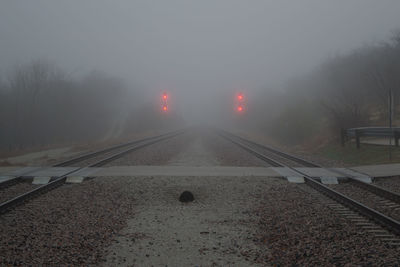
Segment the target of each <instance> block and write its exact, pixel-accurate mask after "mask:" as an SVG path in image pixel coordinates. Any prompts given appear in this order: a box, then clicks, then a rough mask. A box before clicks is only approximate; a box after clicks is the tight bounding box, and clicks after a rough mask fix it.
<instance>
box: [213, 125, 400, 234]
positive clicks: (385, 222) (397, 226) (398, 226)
mask: <svg viewBox="0 0 400 267" xmlns="http://www.w3.org/2000/svg"><path fill="white" fill-rule="evenodd" d="M220 135H221V136H222V137H224V138H226V139H227V140H229V141H231V142H232V143H234V144H236V145H238V146H240V147H242V148H243V149H245V150H247V151H248V152H250V153H252V154H254V155H258V156H257V157H258V158H260V159H268V161H267V162H273V163H274V165H273V166H275V167H286V168H289V169H291V170H292V171H294V172H296V173H298V174H299V175H301V176H302V177H304V180H305V183H306V184H307V185H309V186H311V187H312V188H314V189H316V190H317V191H319V192H321V193H323V194H324V195H326V196H328V197H330V198H331V199H333V200H335V201H337V202H339V203H341V204H343V205H345V206H347V207H348V208H350V209H352V210H355V211H357V212H358V213H360V214H362V215H363V216H365V217H367V218H370V219H371V220H373V221H375V222H376V223H378V224H380V225H382V226H383V227H385V228H387V229H388V230H390V231H392V232H394V233H396V234H397V235H399V234H400V222H399V221H396V220H394V219H392V218H390V217H388V216H386V215H384V214H382V213H380V212H379V211H376V210H374V209H372V208H369V207H368V206H365V205H364V204H362V203H360V202H358V201H356V200H353V199H351V198H349V197H347V196H345V195H343V194H341V193H339V192H337V191H335V190H333V189H331V188H329V187H327V186H325V185H323V184H322V183H320V182H318V181H316V180H315V179H314V178H312V177H310V176H308V175H307V174H305V173H303V172H301V171H299V170H296V169H294V168H292V167H290V166H287V165H285V164H283V163H280V162H278V161H276V160H274V159H271V158H269V157H268V156H266V155H264V154H262V153H260V152H258V151H256V150H254V149H252V148H250V147H249V146H247V145H245V144H243V143H240V141H238V140H234V138H232V137H236V135H233V134H231V133H228V132H226V131H220ZM240 139H244V138H240ZM244 140H246V139H244ZM246 141H248V140H246ZM242 142H243V141H242ZM250 142H252V141H250ZM285 154H286V153H285ZM276 164H279V165H280V166H276Z"/></svg>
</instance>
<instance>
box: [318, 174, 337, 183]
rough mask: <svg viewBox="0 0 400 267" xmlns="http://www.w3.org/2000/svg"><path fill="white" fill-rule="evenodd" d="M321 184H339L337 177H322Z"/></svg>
mask: <svg viewBox="0 0 400 267" xmlns="http://www.w3.org/2000/svg"><path fill="white" fill-rule="evenodd" d="M321 183H323V184H339V181H338V178H337V177H328V176H321Z"/></svg>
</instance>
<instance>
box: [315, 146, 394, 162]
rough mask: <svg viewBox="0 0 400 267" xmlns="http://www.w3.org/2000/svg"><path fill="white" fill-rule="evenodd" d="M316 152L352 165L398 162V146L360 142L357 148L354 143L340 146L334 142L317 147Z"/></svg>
mask: <svg viewBox="0 0 400 267" xmlns="http://www.w3.org/2000/svg"><path fill="white" fill-rule="evenodd" d="M389 150H391V154H392V159H390V157H389V153H390V152H389ZM316 154H317V155H319V156H321V157H325V158H328V159H333V160H336V161H340V162H343V163H345V164H346V165H352V166H356V165H371V164H385V163H400V147H395V146H392V147H389V146H383V145H372V144H361V147H360V149H357V147H356V144H355V143H347V144H346V146H345V147H342V146H341V145H340V144H338V143H337V142H336V143H330V144H327V145H325V146H323V147H321V148H319V149H318V150H317V151H316Z"/></svg>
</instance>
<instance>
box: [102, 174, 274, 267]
mask: <svg viewBox="0 0 400 267" xmlns="http://www.w3.org/2000/svg"><path fill="white" fill-rule="evenodd" d="M131 179H132V180H134V183H133V184H134V185H135V186H134V189H133V197H134V198H135V199H137V203H136V206H135V216H134V218H132V219H131V220H129V221H128V225H127V227H125V228H124V229H123V230H122V231H121V233H120V236H118V237H117V238H116V240H115V241H114V242H113V245H112V246H111V247H109V248H108V249H107V251H108V256H107V261H106V262H105V263H104V266H253V265H254V266H257V265H258V264H257V263H256V260H257V257H260V255H262V254H263V253H264V252H263V251H262V250H261V249H260V247H258V246H257V244H256V243H255V242H254V241H253V239H254V237H255V236H256V235H257V234H256V230H257V223H258V220H257V216H252V214H253V212H252V209H253V207H254V205H256V204H257V203H258V202H259V198H260V194H261V193H262V191H263V190H264V189H265V185H266V183H267V182H266V179H254V178H240V179H238V178H229V177H225V178H221V177H206V178H205V177H185V178H177V177H157V178H152V177H135V178H131ZM184 190H190V191H191V192H193V194H194V197H195V201H194V202H192V203H189V204H183V203H181V202H179V201H178V197H179V194H180V193H181V192H183V191H184ZM260 266H263V265H260Z"/></svg>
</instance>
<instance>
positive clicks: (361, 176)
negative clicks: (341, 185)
mask: <svg viewBox="0 0 400 267" xmlns="http://www.w3.org/2000/svg"><path fill="white" fill-rule="evenodd" d="M332 170H333V171H337V172H338V173H340V174H342V175H343V176H342V177H343V178H345V177H351V178H354V179H357V180H360V181H362V182H365V183H372V178H371V177H370V176H368V175H366V174H364V173H360V172H357V171H354V170H352V169H347V168H333V169H332Z"/></svg>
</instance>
